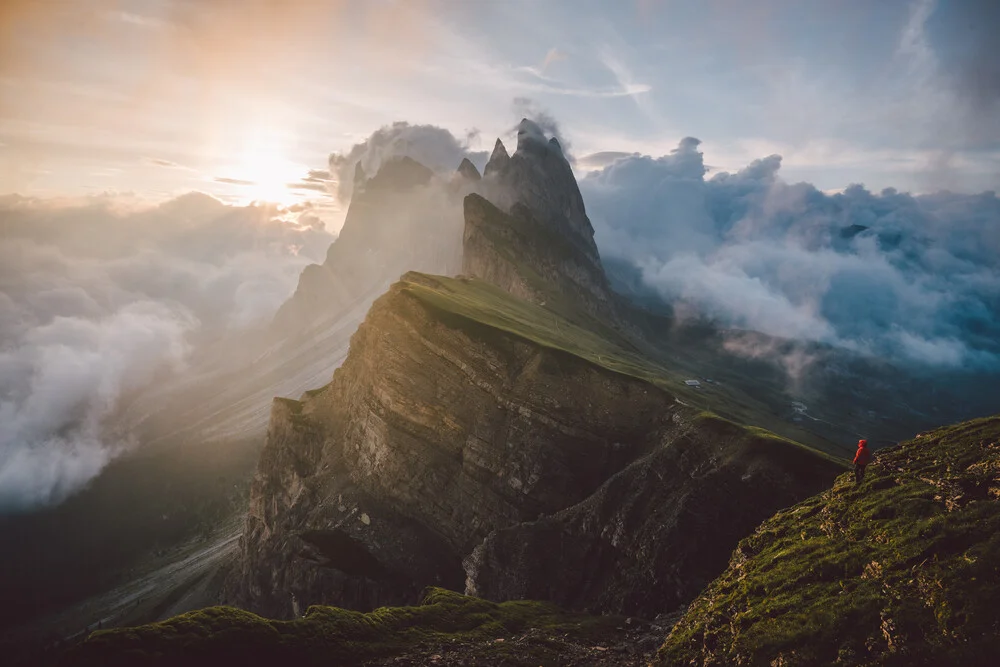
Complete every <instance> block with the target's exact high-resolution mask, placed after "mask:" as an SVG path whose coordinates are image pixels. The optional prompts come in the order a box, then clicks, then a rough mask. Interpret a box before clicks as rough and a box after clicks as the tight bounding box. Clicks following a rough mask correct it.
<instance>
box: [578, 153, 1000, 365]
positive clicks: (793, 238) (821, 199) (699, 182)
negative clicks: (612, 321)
mask: <svg viewBox="0 0 1000 667" xmlns="http://www.w3.org/2000/svg"><path fill="white" fill-rule="evenodd" d="M699 145H700V142H699V141H698V140H697V139H694V138H691V137H688V138H685V139H683V140H682V141H681V142H680V143H679V145H678V147H677V148H676V149H675V150H674V151H672V152H671V153H670V154H669V155H665V156H662V157H659V158H652V157H649V156H626V157H618V158H617V159H615V160H614V161H613V162H612V163H611V164H610V165H608V166H606V167H604V168H603V169H601V170H599V171H595V172H592V173H590V174H589V175H588V176H587V177H585V178H584V179H582V180H581V183H580V188H581V191H582V193H583V195H584V199H585V201H586V202H587V209H588V212H589V214H590V217H591V219H592V220H593V222H594V227H595V230H596V238H597V241H598V244H599V247H600V249H601V253H602V255H603V256H605V257H609V258H617V259H623V260H626V261H627V262H629V263H631V264H632V265H633V266H634V267H636V268H637V269H639V271H640V272H641V275H642V278H643V282H644V284H645V286H646V287H647V288H648V289H650V290H652V291H655V292H656V293H658V294H659V295H661V296H662V297H664V298H667V299H670V300H675V301H681V302H684V303H690V304H694V305H696V306H697V307H698V309H699V310H700V311H701V312H703V313H706V314H708V315H710V316H712V317H714V318H716V319H717V320H719V321H720V322H723V323H725V324H726V325H729V326H735V327H740V328H745V329H754V330H758V331H761V332H764V333H768V334H772V335H775V336H780V337H785V338H794V339H800V340H809V341H819V342H824V343H830V344H833V345H837V346H840V347H843V348H847V349H850V350H853V351H856V352H861V353H865V354H871V355H877V356H880V357H884V358H889V359H892V360H894V361H897V362H899V363H909V364H919V365H929V366H936V367H940V366H947V367H961V368H983V367H989V368H1000V200H998V198H997V196H996V194H995V193H993V192H986V193H982V194H978V195H961V194H954V193H950V192H940V193H937V194H932V195H921V196H913V195H910V194H906V193H901V192H897V191H896V190H893V189H891V188H890V189H886V190H883V191H882V192H881V193H878V194H876V193H872V192H869V191H868V190H866V189H865V188H864V187H862V186H860V185H852V186H850V187H848V188H846V189H845V190H844V191H843V192H841V193H832V194H828V193H824V192H822V191H820V190H818V189H817V188H815V187H814V186H812V185H810V184H808V183H787V182H785V181H784V180H782V179H781V178H780V176H779V173H780V169H781V162H782V160H781V157H780V156H778V155H771V156H768V157H764V158H762V159H759V160H755V161H753V162H751V163H750V164H749V165H747V166H746V167H745V168H743V169H741V170H739V171H736V172H733V173H727V172H723V173H719V174H715V175H714V176H712V177H711V178H706V169H705V166H704V162H703V159H702V153H701V152H700V150H699Z"/></svg>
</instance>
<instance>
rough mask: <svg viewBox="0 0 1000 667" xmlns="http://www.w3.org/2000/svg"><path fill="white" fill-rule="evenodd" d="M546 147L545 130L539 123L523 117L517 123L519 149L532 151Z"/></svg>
mask: <svg viewBox="0 0 1000 667" xmlns="http://www.w3.org/2000/svg"><path fill="white" fill-rule="evenodd" d="M545 147H546V141H545V132H543V131H542V128H541V127H539V125H538V123H536V122H534V121H532V120H528V119H527V118H522V119H521V122H520V123H518V124H517V150H518V151H523V150H529V151H530V150H537V149H538V148H545Z"/></svg>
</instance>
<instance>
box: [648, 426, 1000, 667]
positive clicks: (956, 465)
mask: <svg viewBox="0 0 1000 667" xmlns="http://www.w3.org/2000/svg"><path fill="white" fill-rule="evenodd" d="M998 599H1000V416H998V417H992V418H986V419H980V420H975V421H972V422H966V423H964V424H959V425H957V426H952V427H947V428H943V429H939V430H937V431H935V432H932V433H930V434H927V435H925V436H924V437H922V438H920V439H919V440H913V441H910V442H908V443H904V444H903V445H901V446H898V447H894V448H892V449H888V450H883V451H881V452H879V453H877V455H876V459H875V461H874V463H873V464H872V465H871V466H869V470H868V476H867V477H866V479H865V482H864V483H863V484H862V485H861V486H856V485H855V484H854V481H853V474H851V473H849V474H846V475H842V476H841V477H839V478H838V479H837V481H836V483H835V485H834V487H833V488H832V489H831V490H829V491H827V492H825V493H823V494H820V495H818V496H814V497H813V498H810V499H808V500H806V501H804V502H802V503H800V504H798V505H796V506H794V507H792V508H790V509H787V510H784V511H782V512H779V513H778V514H776V515H775V516H774V517H772V518H771V519H769V520H768V521H767V522H765V523H764V524H763V525H761V526H760V528H758V529H757V531H756V532H755V533H754V535H752V536H750V537H748V538H746V539H745V540H743V541H742V542H741V543H740V545H739V547H738V548H737V549H736V551H735V552H734V554H733V557H732V560H731V561H730V565H729V568H728V570H727V571H726V572H725V573H724V574H723V575H722V576H721V577H720V578H719V579H717V580H716V581H715V582H713V583H712V584H711V585H710V586H709V587H708V588H707V589H706V590H705V592H704V593H703V594H702V595H701V596H700V597H699V598H698V599H697V600H696V601H695V602H694V603H692V605H691V606H690V607H689V609H688V612H687V614H686V615H685V617H684V618H683V619H682V620H681V621H680V622H679V623H678V624H677V626H676V627H675V628H674V629H673V631H672V632H671V634H670V636H669V637H668V638H667V641H666V643H665V644H664V646H663V648H662V649H661V651H660V654H659V664H663V665H674V664H753V665H756V664H782V665H813V664H830V663H833V662H836V661H838V660H839V661H840V663H842V664H861V663H864V664H883V665H896V664H900V665H902V664H907V665H911V664H984V663H982V662H980V660H983V659H986V658H987V657H988V656H990V655H992V653H991V652H995V651H996V650H997V649H1000V608H998V607H997V605H996V600H998ZM963 661H964V662H963Z"/></svg>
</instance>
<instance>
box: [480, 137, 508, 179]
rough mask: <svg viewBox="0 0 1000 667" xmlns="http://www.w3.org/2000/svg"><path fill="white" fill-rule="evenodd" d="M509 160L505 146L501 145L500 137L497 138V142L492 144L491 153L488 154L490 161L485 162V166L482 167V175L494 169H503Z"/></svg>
mask: <svg viewBox="0 0 1000 667" xmlns="http://www.w3.org/2000/svg"><path fill="white" fill-rule="evenodd" d="M509 161H510V155H509V154H508V153H507V147H506V146H504V145H503V142H502V141H500V139H499V138H498V139H497V143H496V144H495V145H494V146H493V153H492V154H491V155H490V161H489V162H487V163H486V168H485V169H483V174H484V175H489V174H491V173H493V172H495V171H499V170H501V169H503V168H504V167H505V166H506V165H507V163H508V162H509Z"/></svg>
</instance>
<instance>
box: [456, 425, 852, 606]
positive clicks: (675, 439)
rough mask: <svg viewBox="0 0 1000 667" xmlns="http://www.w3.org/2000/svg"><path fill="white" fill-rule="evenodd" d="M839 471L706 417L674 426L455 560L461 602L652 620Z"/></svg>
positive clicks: (829, 463)
mask: <svg viewBox="0 0 1000 667" xmlns="http://www.w3.org/2000/svg"><path fill="white" fill-rule="evenodd" d="M840 469H841V466H840V465H839V464H836V463H834V462H833V461H827V462H825V463H822V462H820V463H817V461H816V457H815V455H814V454H813V453H812V452H810V451H808V450H806V449H805V448H802V447H799V446H798V445H795V444H792V443H790V442H787V441H783V440H780V439H778V438H775V437H773V436H769V435H761V434H758V433H754V432H752V431H750V430H748V429H745V428H743V427H742V426H738V425H736V424H733V423H731V422H727V421H725V420H722V419H719V418H717V417H709V416H702V417H698V418H695V419H693V420H690V421H684V422H683V425H682V426H680V427H678V428H677V429H676V430H675V431H674V433H673V434H672V437H670V438H668V439H665V440H664V441H663V442H661V443H660V445H659V446H658V447H657V448H656V449H655V450H654V451H652V452H651V453H649V454H647V455H645V456H643V457H642V458H640V459H638V460H637V461H635V462H633V463H632V464H630V465H629V466H628V467H626V468H625V469H624V470H622V471H621V472H619V473H617V474H616V475H614V476H613V477H611V478H610V479H609V480H608V481H607V482H606V483H605V484H603V485H602V486H601V488H600V489H598V491H597V492H596V493H594V494H593V495H591V496H590V497H588V498H587V499H586V500H584V501H583V502H581V503H579V504H577V505H574V506H573V507H570V508H567V509H565V510H563V511H561V512H558V513H556V514H554V515H551V516H545V517H542V518H539V519H538V520H537V521H532V522H527V523H522V524H519V525H517V526H512V527H510V528H504V529H501V530H498V531H495V532H493V533H491V534H490V535H489V536H488V537H487V538H486V539H485V540H484V541H483V542H482V543H481V544H480V545H479V546H478V547H476V549H475V550H474V551H473V553H472V554H471V555H470V556H469V557H468V558H467V559H466V560H465V569H466V573H467V575H468V579H467V582H466V594H470V595H479V596H482V597H486V598H488V599H491V600H517V599H524V598H532V599H544V600H551V601H553V602H556V603H557V604H560V605H563V606H566V607H569V608H574V609H583V610H586V611H590V612H597V613H627V614H638V615H643V616H647V617H652V616H654V615H655V614H656V613H657V612H659V611H663V610H671V609H675V608H677V607H678V606H680V605H682V604H684V603H686V602H687V601H689V600H690V599H692V598H693V597H694V596H695V595H697V594H698V593H699V592H700V591H701V590H702V589H703V588H704V587H705V585H706V584H707V583H708V582H709V581H711V580H712V578H714V577H715V576H716V575H717V574H718V573H719V572H720V571H721V570H722V569H724V567H725V565H726V562H727V560H728V554H729V553H730V552H731V550H732V548H733V547H734V546H735V545H736V543H737V542H738V541H739V540H740V539H741V537H743V536H745V535H746V534H748V533H749V532H751V531H752V530H753V529H754V528H755V527H756V526H757V525H758V524H759V523H760V522H761V521H763V520H764V519H765V518H767V517H768V516H770V515H771V514H772V513H773V512H774V511H775V510H776V509H779V508H781V507H785V506H787V505H789V504H791V503H793V502H795V500H796V499H799V498H802V497H803V496H805V495H808V494H809V493H815V492H816V491H818V490H819V489H821V488H823V487H824V486H826V485H827V484H828V483H829V480H830V479H831V478H832V476H833V475H834V474H836V472H837V471H839V470H840Z"/></svg>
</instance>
